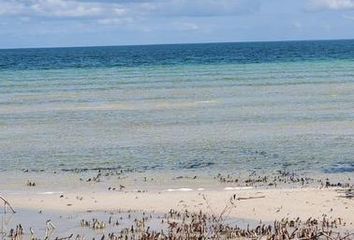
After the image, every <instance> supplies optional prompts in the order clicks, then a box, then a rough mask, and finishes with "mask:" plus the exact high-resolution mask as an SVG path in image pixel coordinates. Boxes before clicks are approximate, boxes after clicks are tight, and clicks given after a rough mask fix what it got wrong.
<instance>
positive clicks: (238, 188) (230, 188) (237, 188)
mask: <svg viewBox="0 0 354 240" xmlns="http://www.w3.org/2000/svg"><path fill="white" fill-rule="evenodd" d="M247 189H253V187H226V188H224V190H225V191H232V190H247Z"/></svg>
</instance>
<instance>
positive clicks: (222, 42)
mask: <svg viewBox="0 0 354 240" xmlns="http://www.w3.org/2000/svg"><path fill="white" fill-rule="evenodd" d="M351 40H354V38H338V39H336V38H331V39H330V38H328V39H289V40H249V41H210V42H176V43H146V44H117V45H86V46H84V45H78V46H52V47H50V46H48V47H10V48H0V50H25V49H59V48H98V47H139V46H163V45H192V44H196V45H197V44H227V43H277V42H315V41H318V42H319V41H323V42H325V41H351Z"/></svg>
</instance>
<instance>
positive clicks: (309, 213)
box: [6, 188, 354, 228]
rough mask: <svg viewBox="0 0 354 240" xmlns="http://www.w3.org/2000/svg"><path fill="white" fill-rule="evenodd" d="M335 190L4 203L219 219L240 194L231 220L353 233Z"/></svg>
mask: <svg viewBox="0 0 354 240" xmlns="http://www.w3.org/2000/svg"><path fill="white" fill-rule="evenodd" d="M337 190H339V189H335V188H330V189H316V188H305V189H230V190H213V191H205V190H204V191H203V190H202V189H199V191H198V190H190V189H176V190H175V191H171V190H170V191H156V192H140V193H139V192H123V191H120V192H89V191H86V192H60V193H59V192H58V193H51V192H22V193H12V194H11V193H9V194H6V198H7V199H8V200H9V202H10V203H11V204H12V205H13V207H14V208H17V209H27V210H34V211H46V212H48V211H49V212H50V211H63V212H69V213H70V212H84V211H101V210H102V211H106V210H112V211H114V210H123V211H124V210H141V211H146V212H149V211H155V212H163V213H165V212H168V211H169V210H170V209H176V210H182V209H188V210H190V211H199V210H203V211H211V212H212V213H214V214H216V215H218V214H219V213H220V212H221V211H222V209H223V208H224V207H225V205H226V204H227V203H228V201H229V199H230V198H231V197H232V196H233V195H234V194H236V198H239V199H240V200H239V201H237V202H236V207H235V208H234V209H233V210H232V211H231V212H230V216H231V217H236V218H245V219H253V220H263V221H273V220H275V219H281V218H284V217H289V218H296V217H300V218H302V219H306V218H309V217H315V218H321V217H322V216H323V214H325V215H327V216H328V217H333V218H335V217H341V218H343V219H344V220H345V221H346V222H347V225H348V226H349V227H350V226H353V228H354V225H353V223H354V201H353V200H350V199H346V198H343V197H341V195H340V193H338V191H337ZM203 195H204V196H205V198H206V199H207V201H206V200H205V199H204V197H203ZM248 198H250V199H248Z"/></svg>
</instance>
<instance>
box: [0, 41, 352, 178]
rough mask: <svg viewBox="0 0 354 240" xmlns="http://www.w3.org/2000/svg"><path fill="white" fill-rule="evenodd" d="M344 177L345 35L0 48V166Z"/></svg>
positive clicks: (348, 141)
mask: <svg viewBox="0 0 354 240" xmlns="http://www.w3.org/2000/svg"><path fill="white" fill-rule="evenodd" d="M99 168H107V169H134V170H136V171H142V172H143V171H153V172H154V171H155V172H159V171H176V172H178V171H195V172H204V173H205V172H207V173H215V172H232V173H234V172H238V171H266V172H267V171H274V170H287V171H298V172H306V173H323V174H329V173H344V172H345V173H352V172H354V40H353V41H352V40H338V41H292V42H255V43H210V44H176V45H150V46H117V47H83V48H46V49H7V50H0V171H1V172H10V171H20V170H23V169H29V170H32V171H47V170H50V171H53V170H55V171H61V170H62V171H71V170H73V169H99Z"/></svg>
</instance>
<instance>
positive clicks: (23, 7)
mask: <svg viewBox="0 0 354 240" xmlns="http://www.w3.org/2000/svg"><path fill="white" fill-rule="evenodd" d="M124 14H125V9H124V8H123V7H122V6H121V5H119V4H116V3H108V2H98V1H97V2H86V1H79V0H27V1H24V0H0V15H17V16H33V17H41V16H42V17H43V16H44V17H48V18H51V17H55V18H58V17H63V18H65V17H71V18H75V17H105V16H116V17H117V16H123V15H124Z"/></svg>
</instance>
